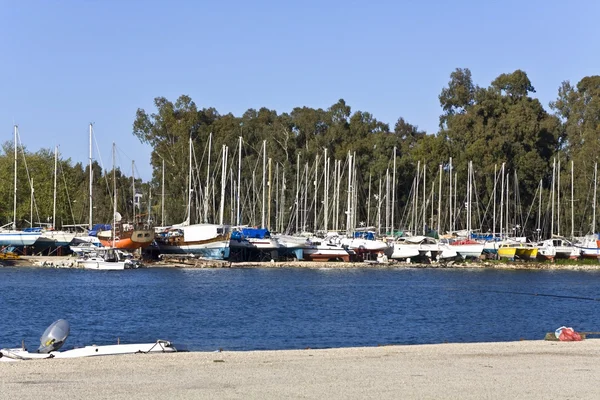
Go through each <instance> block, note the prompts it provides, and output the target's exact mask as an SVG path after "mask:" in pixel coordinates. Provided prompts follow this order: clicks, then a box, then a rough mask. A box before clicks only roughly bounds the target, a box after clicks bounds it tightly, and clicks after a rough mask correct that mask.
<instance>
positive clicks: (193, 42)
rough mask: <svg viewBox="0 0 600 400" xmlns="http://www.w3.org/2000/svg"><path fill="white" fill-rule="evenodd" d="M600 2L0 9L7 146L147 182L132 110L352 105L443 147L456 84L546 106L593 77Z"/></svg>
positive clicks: (0, 2)
mask: <svg viewBox="0 0 600 400" xmlns="http://www.w3.org/2000/svg"><path fill="white" fill-rule="evenodd" d="M599 14H600V2H597V1H593V0H582V1H578V0H572V1H569V2H565V1H554V0H546V1H539V0H532V1H528V0H520V1H514V0H505V1H499V2H493V1H480V0H465V1H460V0H455V1H443V0H439V1H432V0H421V1H400V0H397V1H378V0H371V1H368V2H367V1H350V0H346V1H327V0H322V1H313V0H305V1H281V0H279V1H260V0H256V1H253V2H246V1H227V0H222V1H217V2H215V1H211V2H206V1H202V0H198V1H193V0H191V1H177V0H173V1H160V2H159V1H151V0H144V1H142V0H120V1H117V0H114V1H113V0H104V1H100V0H72V1H67V0H52V1H47V0H43V1H42V0H40V1H27V0H22V1H14V0H13V1H9V0H0V17H1V20H0V54H1V55H2V57H1V60H2V62H0V142H5V141H10V140H12V135H13V125H14V124H17V125H18V126H19V134H20V138H21V142H22V143H23V144H24V145H25V147H26V148H27V149H28V150H30V151H37V150H39V149H40V148H54V146H56V145H58V146H59V148H60V153H61V156H62V157H63V158H71V160H72V161H73V163H75V162H83V163H87V159H88V126H89V124H90V123H93V124H94V135H95V140H96V143H97V146H96V145H94V156H93V157H94V159H96V160H98V161H100V160H102V163H103V165H104V166H105V168H108V169H110V167H111V163H112V161H111V148H112V143H113V142H115V143H116V147H117V149H118V150H117V154H118V156H117V160H116V161H117V165H118V166H119V167H120V168H121V169H123V170H125V171H129V170H131V161H132V160H135V165H136V170H135V174H136V177H141V178H142V179H144V180H149V179H150V178H151V176H152V169H151V167H150V164H149V162H150V161H149V160H150V152H151V149H150V147H149V146H148V145H145V144H142V143H140V141H139V139H138V138H137V137H135V136H134V135H133V133H132V124H133V121H134V119H135V113H136V110H137V109H138V108H143V109H145V110H146V111H147V112H149V113H151V112H153V111H154V107H153V99H154V98H155V97H158V96H163V97H166V98H168V99H169V100H172V101H175V100H176V99H177V97H179V96H180V95H182V94H187V95H189V96H190V97H191V98H192V100H193V101H194V102H195V103H196V104H197V106H198V107H199V108H204V107H215V108H216V109H217V110H218V111H219V113H221V114H227V113H229V112H231V113H233V114H234V115H236V116H240V115H241V114H243V113H244V112H245V111H246V110H247V109H249V108H255V109H258V108H260V107H267V108H270V109H274V110H276V111H277V112H278V113H283V112H290V111H291V110H292V109H293V108H294V107H303V106H307V107H313V108H324V109H326V108H328V107H329V106H331V105H332V104H334V103H336V102H337V101H338V99H344V100H345V101H346V103H347V104H348V105H350V106H351V107H352V112H354V111H358V110H360V111H368V112H370V113H371V114H373V116H374V117H375V118H377V119H378V120H380V121H383V122H385V123H388V124H389V125H390V128H392V129H393V126H394V124H395V122H396V121H397V120H398V118H400V117H403V118H404V119H405V120H407V121H408V122H410V123H412V124H414V125H417V126H418V127H419V128H421V129H423V130H425V131H427V132H428V133H436V132H437V131H438V121H439V116H440V114H441V112H442V110H441V108H440V105H439V101H438V95H439V93H440V92H441V90H442V89H443V88H444V87H445V86H446V85H447V84H448V81H449V79H450V73H451V72H452V71H454V70H455V69H456V68H469V69H470V70H471V72H472V76H473V81H474V82H475V83H476V84H478V85H479V86H489V84H490V83H491V81H492V80H494V79H495V78H496V77H497V76H498V75H500V74H502V73H510V72H513V71H514V70H516V69H522V70H524V71H525V72H526V73H527V74H528V76H529V79H530V80H531V82H532V84H533V86H534V87H535V89H536V93H534V94H533V96H534V97H537V98H539V99H540V101H541V102H542V104H543V105H544V106H545V107H546V109H548V110H549V107H548V104H549V102H550V101H552V100H554V99H555V98H556V96H557V91H558V87H559V86H560V84H561V82H563V81H565V80H569V81H571V82H572V83H574V84H575V83H577V82H578V81H579V80H580V79H581V78H583V77H585V76H589V75H594V74H599V73H600V51H599V50H600V49H599V48H598V47H599V46H598V39H599V38H600V35H599V33H600V28H599V27H598V23H597V17H598V15H599Z"/></svg>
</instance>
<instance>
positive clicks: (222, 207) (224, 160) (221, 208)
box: [219, 145, 228, 225]
mask: <svg viewBox="0 0 600 400" xmlns="http://www.w3.org/2000/svg"><path fill="white" fill-rule="evenodd" d="M227 150H228V147H227V146H226V145H223V157H222V164H221V204H219V224H220V225H223V212H224V211H225V183H226V182H227Z"/></svg>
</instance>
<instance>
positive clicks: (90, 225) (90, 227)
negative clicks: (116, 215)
mask: <svg viewBox="0 0 600 400" xmlns="http://www.w3.org/2000/svg"><path fill="white" fill-rule="evenodd" d="M89 144H90V190H89V193H90V199H89V200H90V219H89V229H90V230H92V211H93V208H92V182H93V180H94V175H93V173H92V124H91V123H90V143H89Z"/></svg>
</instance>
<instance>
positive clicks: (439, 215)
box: [437, 164, 442, 236]
mask: <svg viewBox="0 0 600 400" xmlns="http://www.w3.org/2000/svg"><path fill="white" fill-rule="evenodd" d="M438 185H439V187H438V217H437V233H438V236H439V235H440V233H441V229H442V164H440V182H439V184H438Z"/></svg>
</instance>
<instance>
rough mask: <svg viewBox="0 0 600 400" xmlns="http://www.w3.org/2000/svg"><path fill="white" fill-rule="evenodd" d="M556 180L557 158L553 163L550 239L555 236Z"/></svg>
mask: <svg viewBox="0 0 600 400" xmlns="http://www.w3.org/2000/svg"><path fill="white" fill-rule="evenodd" d="M555 179H556V158H555V159H554V160H553V161H552V194H551V195H550V196H551V198H552V200H551V202H552V212H551V213H550V237H552V235H554V190H555V185H554V180H555Z"/></svg>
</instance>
